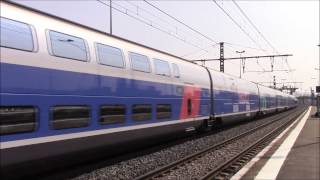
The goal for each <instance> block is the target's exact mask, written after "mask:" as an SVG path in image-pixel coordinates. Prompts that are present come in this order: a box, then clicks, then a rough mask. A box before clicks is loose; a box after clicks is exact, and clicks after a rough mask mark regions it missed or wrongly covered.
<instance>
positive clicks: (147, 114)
mask: <svg viewBox="0 0 320 180" xmlns="http://www.w3.org/2000/svg"><path fill="white" fill-rule="evenodd" d="M151 118H152V106H151V104H135V105H133V106H132V119H133V120H135V121H145V120H151Z"/></svg>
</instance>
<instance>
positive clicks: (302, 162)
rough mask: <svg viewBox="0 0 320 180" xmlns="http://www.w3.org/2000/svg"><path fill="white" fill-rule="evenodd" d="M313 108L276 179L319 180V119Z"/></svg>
mask: <svg viewBox="0 0 320 180" xmlns="http://www.w3.org/2000/svg"><path fill="white" fill-rule="evenodd" d="M315 113H316V108H315V107H313V108H312V110H311V113H310V116H309V118H308V120H307V122H306V123H305V125H304V127H303V129H302V131H301V132H300V134H299V136H298V139H297V140H296V142H295V144H294V146H293V147H292V149H291V151H290V153H289V155H288V157H287V159H286V161H285V162H284V164H283V166H282V168H281V170H280V172H279V174H278V176H277V179H297V180H309V179H310V180H311V179H314V180H320V166H319V165H320V150H319V149H320V131H319V129H320V119H319V118H316V117H314V116H313V115H314V114H315Z"/></svg>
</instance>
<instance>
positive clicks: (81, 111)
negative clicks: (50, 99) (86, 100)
mask: <svg viewBox="0 0 320 180" xmlns="http://www.w3.org/2000/svg"><path fill="white" fill-rule="evenodd" d="M51 113H52V119H51V122H50V124H51V127H52V129H67V128H80V127H86V126H88V125H89V119H90V108H89V106H82V105H80V106H79V105H75V106H73V105H68V106H54V107H52V108H51Z"/></svg>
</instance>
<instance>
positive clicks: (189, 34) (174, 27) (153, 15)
mask: <svg viewBox="0 0 320 180" xmlns="http://www.w3.org/2000/svg"><path fill="white" fill-rule="evenodd" d="M124 2H126V3H128V4H129V5H131V6H132V7H134V8H136V9H137V10H141V11H142V12H145V13H146V14H149V15H151V16H152V17H154V18H155V19H157V20H159V22H163V23H164V24H166V25H169V26H171V27H172V28H173V30H172V32H173V33H175V34H177V35H178V34H181V32H182V33H183V34H186V35H187V36H188V37H191V36H192V37H193V38H194V39H195V40H197V41H203V39H200V38H198V37H195V36H194V34H191V33H190V32H186V31H183V30H182V29H181V28H178V26H177V25H174V24H172V23H170V22H169V21H167V20H165V19H163V18H161V17H159V16H157V15H155V14H154V13H152V12H150V11H149V10H146V9H144V8H142V7H140V6H139V5H137V4H135V3H133V1H131V0H124ZM178 32H179V33H178Z"/></svg>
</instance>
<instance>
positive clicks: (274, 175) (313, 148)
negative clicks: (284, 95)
mask: <svg viewBox="0 0 320 180" xmlns="http://www.w3.org/2000/svg"><path fill="white" fill-rule="evenodd" d="M315 112H316V108H315V107H311V108H310V109H309V110H307V111H306V114H305V115H304V116H302V117H301V120H300V121H297V122H295V123H294V124H293V125H292V126H291V127H289V128H287V130H286V131H284V132H283V133H282V134H281V135H279V136H278V137H277V138H276V139H275V140H274V141H273V142H272V143H271V144H270V145H268V146H267V147H266V148H265V149H264V150H262V151H261V152H260V153H259V154H258V155H257V156H256V157H255V158H253V159H252V160H251V161H250V162H249V163H248V164H247V165H246V166H245V167H243V168H242V169H241V170H240V171H239V172H238V173H237V174H236V175H234V176H233V177H232V178H231V179H232V180H239V179H245V180H247V179H255V180H271V179H278V180H291V179H292V180H320V119H319V118H316V117H314V116H313V115H314V114H315Z"/></svg>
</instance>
